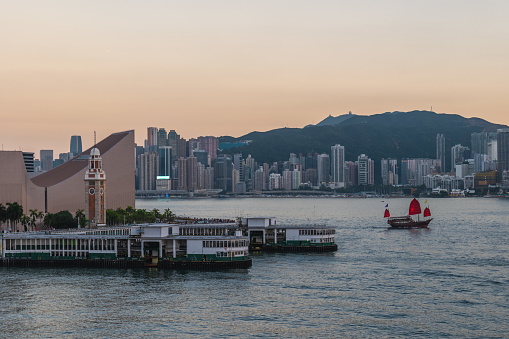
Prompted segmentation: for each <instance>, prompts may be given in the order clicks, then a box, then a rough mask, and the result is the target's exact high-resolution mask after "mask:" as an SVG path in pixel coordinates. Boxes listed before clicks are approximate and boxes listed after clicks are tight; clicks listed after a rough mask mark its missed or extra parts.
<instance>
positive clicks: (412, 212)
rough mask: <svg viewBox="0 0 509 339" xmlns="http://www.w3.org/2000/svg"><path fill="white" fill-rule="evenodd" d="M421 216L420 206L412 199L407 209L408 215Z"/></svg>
mask: <svg viewBox="0 0 509 339" xmlns="http://www.w3.org/2000/svg"><path fill="white" fill-rule="evenodd" d="M415 214H421V204H419V202H418V201H417V199H415V198H414V200H412V202H411V203H410V208H409V209H408V215H415Z"/></svg>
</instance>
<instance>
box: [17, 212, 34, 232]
mask: <svg viewBox="0 0 509 339" xmlns="http://www.w3.org/2000/svg"><path fill="white" fill-rule="evenodd" d="M19 220H20V221H21V225H23V230H24V231H25V232H27V231H28V226H29V225H30V222H31V219H30V217H29V216H28V215H26V214H23V215H22V216H21V218H20V219H19Z"/></svg>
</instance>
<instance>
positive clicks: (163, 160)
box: [157, 133, 172, 178]
mask: <svg viewBox="0 0 509 339" xmlns="http://www.w3.org/2000/svg"><path fill="white" fill-rule="evenodd" d="M165 134H166V133H165ZM157 152H158V154H159V170H158V172H157V175H158V176H166V177H170V178H171V159H172V148H171V147H169V146H159V149H158V150H157Z"/></svg>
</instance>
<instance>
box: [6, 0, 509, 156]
mask: <svg viewBox="0 0 509 339" xmlns="http://www.w3.org/2000/svg"><path fill="white" fill-rule="evenodd" d="M508 13H509V2H508V1H507V0H504V1H490V0H487V1H477V0H475V1H471V0H447V1H444V0H440V1H433V0H432V1H430V0H427V1H408V0H400V1H391V0H389V1H377V0H364V1H363V0H357V1H339V0H335V1H332V0H331V1H316V0H315V1H300V0H289V1H278V0H270V1H262V0H257V1H241V0H230V1H219V0H214V1H211V0H206V1H167V0H165V1H156V0H153V1H133V0H122V1H121V0H118V1H108V0H103V1H67V0H62V1H50V0H45V1H23V0H19V1H1V3H0V114H1V123H0V143H1V144H2V145H3V149H5V150H14V149H20V148H21V149H23V150H25V151H32V152H36V154H37V157H38V154H39V150H40V149H54V150H55V157H58V153H60V152H68V151H69V140H70V136H71V135H73V134H79V135H81V136H82V138H83V147H84V148H87V147H90V146H91V144H92V142H93V131H94V130H96V131H97V138H98V140H100V139H102V138H104V137H106V136H108V135H109V134H110V133H112V132H118V131H123V130H130V129H135V130H136V139H137V142H138V143H139V144H143V140H144V139H145V138H146V130H147V127H148V126H156V127H164V128H166V129H167V130H170V129H175V130H176V131H177V132H178V133H180V134H181V135H182V136H183V137H185V138H191V137H197V136H200V135H215V136H221V135H231V136H241V135H243V134H246V133H248V132H251V131H254V130H258V131H266V130H271V129H274V128H280V127H284V126H287V127H303V126H305V125H307V124H310V123H317V122H319V121H321V120H323V119H324V118H325V117H327V115H329V114H332V115H334V116H337V115H340V114H345V113H348V111H352V112H353V113H355V114H360V115H367V114H375V113H382V112H386V111H396V110H399V111H411V110H415V109H430V107H431V106H433V110H434V111H436V112H442V113H457V114H461V115H463V116H465V117H474V116H475V117H481V118H484V119H486V120H488V121H491V122H494V123H500V124H508V125H509V111H508V107H509V100H508V93H509V43H508V41H509V20H508V19H507V14H508Z"/></svg>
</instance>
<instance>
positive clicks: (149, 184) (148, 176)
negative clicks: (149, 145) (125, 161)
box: [138, 152, 159, 191]
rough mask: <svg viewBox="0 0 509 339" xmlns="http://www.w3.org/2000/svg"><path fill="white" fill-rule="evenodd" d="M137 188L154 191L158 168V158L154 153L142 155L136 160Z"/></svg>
mask: <svg viewBox="0 0 509 339" xmlns="http://www.w3.org/2000/svg"><path fill="white" fill-rule="evenodd" d="M138 163H139V168H138V180H139V184H138V187H139V189H140V190H144V191H149V190H155V189H156V180H157V170H158V168H159V156H158V154H157V153H155V152H148V153H143V154H141V155H140V159H139V160H138Z"/></svg>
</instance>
